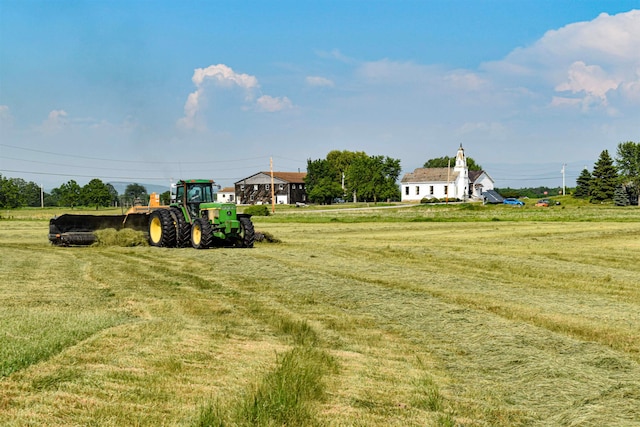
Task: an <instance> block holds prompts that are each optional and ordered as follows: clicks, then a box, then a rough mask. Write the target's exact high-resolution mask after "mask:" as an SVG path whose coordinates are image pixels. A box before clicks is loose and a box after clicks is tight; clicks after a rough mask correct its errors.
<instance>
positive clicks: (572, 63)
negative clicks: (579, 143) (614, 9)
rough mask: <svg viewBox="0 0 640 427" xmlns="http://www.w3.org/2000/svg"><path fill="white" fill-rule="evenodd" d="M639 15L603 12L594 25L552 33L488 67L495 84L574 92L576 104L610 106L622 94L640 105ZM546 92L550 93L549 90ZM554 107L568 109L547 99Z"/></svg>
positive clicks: (577, 25)
mask: <svg viewBox="0 0 640 427" xmlns="http://www.w3.org/2000/svg"><path fill="white" fill-rule="evenodd" d="M638 46H640V10H632V11H630V12H626V13H620V14H617V15H608V14H606V13H603V14H601V15H599V16H598V17H597V18H595V19H594V20H592V21H587V22H577V23H573V24H569V25H566V26H564V27H562V28H560V29H558V30H552V31H548V32H547V33H546V34H545V35H544V36H543V37H542V38H541V39H540V40H538V41H537V42H536V43H534V44H533V45H532V46H529V47H523V48H518V49H515V50H514V51H512V52H511V53H510V54H509V55H508V56H507V57H506V58H505V59H504V60H502V61H496V62H490V63H486V64H483V69H484V70H486V71H487V72H488V74H489V75H491V77H492V78H493V79H494V80H495V81H503V82H509V83H511V84H514V83H515V82H519V83H520V84H524V83H525V82H528V84H529V85H541V84H542V85H543V87H542V88H541V89H540V90H542V91H545V90H548V89H551V88H553V90H554V91H555V92H571V93H572V94H574V95H576V96H577V97H580V99H581V102H579V103H572V104H574V105H576V106H577V105H581V106H582V107H583V109H584V107H585V106H599V105H601V106H607V105H608V104H609V101H610V95H612V94H613V92H617V93H619V94H620V95H622V96H623V97H625V98H627V99H629V100H631V101H632V102H637V101H638V100H640V99H639V98H640V97H639V96H638V90H640V89H638V86H640V75H639V71H638V70H640V49H639V48H638ZM545 88H546V89H545ZM547 96H548V98H547V99H551V102H550V105H551V106H563V107H566V106H567V105H568V104H567V103H565V102H559V100H558V99H556V98H554V95H553V94H548V95H547Z"/></svg>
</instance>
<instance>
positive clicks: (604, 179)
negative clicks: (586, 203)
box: [591, 150, 618, 203]
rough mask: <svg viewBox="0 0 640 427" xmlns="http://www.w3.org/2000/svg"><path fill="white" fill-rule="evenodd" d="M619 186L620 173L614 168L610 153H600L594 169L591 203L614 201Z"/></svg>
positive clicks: (605, 151)
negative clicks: (614, 194)
mask: <svg viewBox="0 0 640 427" xmlns="http://www.w3.org/2000/svg"><path fill="white" fill-rule="evenodd" d="M617 184H618V173H617V172H616V168H615V167H614V166H613V160H612V159H611V156H609V151H607V150H604V151H603V152H602V153H600V158H599V159H598V161H597V162H596V164H595V165H594V167H593V174H592V180H591V203H600V202H605V201H608V200H612V199H613V193H614V192H615V189H616V186H617Z"/></svg>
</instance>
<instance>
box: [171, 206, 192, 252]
mask: <svg viewBox="0 0 640 427" xmlns="http://www.w3.org/2000/svg"><path fill="white" fill-rule="evenodd" d="M170 211H171V216H172V217H173V220H174V221H175V223H176V246H177V247H179V248H186V247H187V246H190V245H191V224H189V223H188V222H187V220H186V219H185V218H184V215H183V214H182V210H181V209H179V208H177V207H175V206H174V207H172V208H171V209H170Z"/></svg>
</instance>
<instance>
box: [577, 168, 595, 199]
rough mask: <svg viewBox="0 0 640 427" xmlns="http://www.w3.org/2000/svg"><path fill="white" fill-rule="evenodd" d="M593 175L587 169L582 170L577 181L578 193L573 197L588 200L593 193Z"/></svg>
mask: <svg viewBox="0 0 640 427" xmlns="http://www.w3.org/2000/svg"><path fill="white" fill-rule="evenodd" d="M591 179H592V178H591V173H590V172H589V170H588V169H587V168H584V169H582V172H581V173H580V176H579V177H578V179H577V180H576V191H575V192H574V193H573V197H576V198H578V199H586V198H587V197H589V194H590V193H591Z"/></svg>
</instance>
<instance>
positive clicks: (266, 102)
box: [256, 95, 293, 113]
mask: <svg viewBox="0 0 640 427" xmlns="http://www.w3.org/2000/svg"><path fill="white" fill-rule="evenodd" d="M292 105H293V104H292V103H291V100H289V98H287V97H286V96H285V97H282V98H274V97H272V96H269V95H263V96H261V97H260V98H258V99H257V100H256V109H257V111H264V112H268V113H275V112H276V111H282V110H286V109H289V108H291V107H292Z"/></svg>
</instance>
